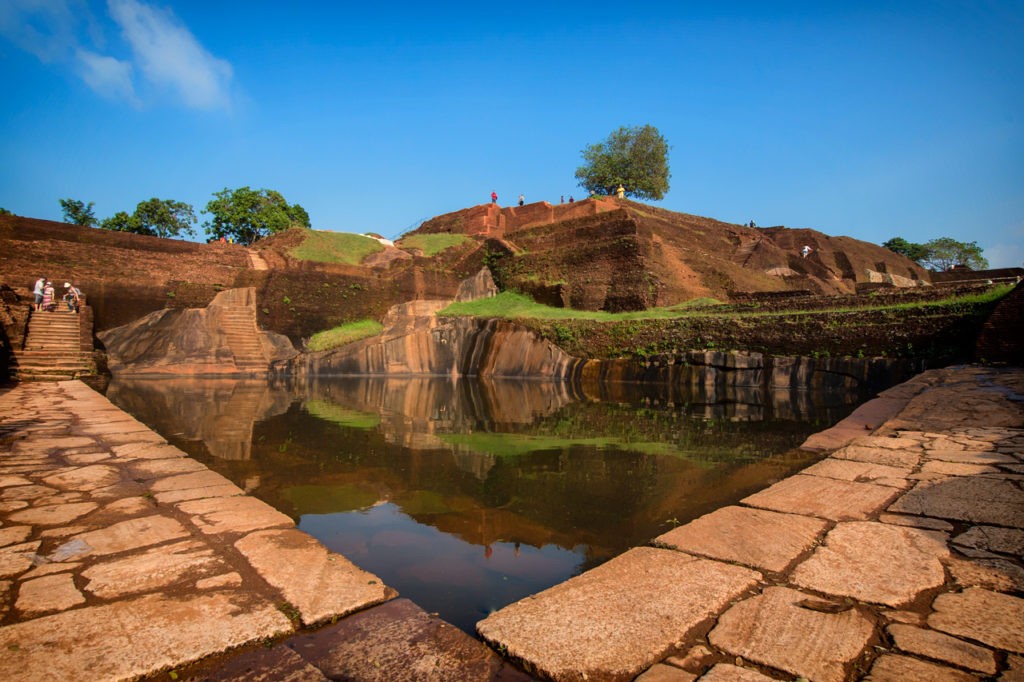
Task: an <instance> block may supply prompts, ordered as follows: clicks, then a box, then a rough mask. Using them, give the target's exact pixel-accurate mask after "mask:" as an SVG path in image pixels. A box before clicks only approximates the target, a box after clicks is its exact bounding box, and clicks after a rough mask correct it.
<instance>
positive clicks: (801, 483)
mask: <svg viewBox="0 0 1024 682" xmlns="http://www.w3.org/2000/svg"><path fill="white" fill-rule="evenodd" d="M899 492H900V491H899V490H897V489H894V488H891V487H889V486H882V485H874V484H872V483H856V482H853V481H840V480H837V479H834V478H822V477H820V476H807V475H804V474H797V475H795V476H790V477H789V478H787V479H783V480H781V481H779V482H778V483H776V484H774V485H772V486H771V487H769V488H767V489H765V490H762V491H761V492H759V493H754V494H753V495H751V496H750V497H747V498H745V499H743V500H742V502H743V503H744V504H747V505H750V506H751V507H761V508H762V509H770V510H773V511H779V512H787V513H791V514H805V515H808V516H818V517H821V518H824V519H831V520H833V521H859V520H862V519H866V518H867V517H868V516H869V515H871V514H874V513H875V512H878V511H880V510H882V509H884V508H885V506H886V505H887V504H889V502H890V501H891V500H892V499H893V498H894V497H896V496H897V495H898V494H899Z"/></svg>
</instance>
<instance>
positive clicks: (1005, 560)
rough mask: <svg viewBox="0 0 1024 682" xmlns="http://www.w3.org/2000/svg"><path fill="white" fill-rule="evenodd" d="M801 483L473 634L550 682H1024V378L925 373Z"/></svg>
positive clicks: (833, 434) (729, 510) (837, 431)
mask: <svg viewBox="0 0 1024 682" xmlns="http://www.w3.org/2000/svg"><path fill="white" fill-rule="evenodd" d="M806 446H807V447H812V448H820V449H827V450H832V449H833V448H837V449H834V451H833V452H831V454H830V455H829V456H828V457H827V458H825V459H823V460H822V461H821V462H819V463H817V464H815V465H813V466H811V467H809V468H807V469H806V470H804V471H803V472H801V473H799V474H797V475H795V476H792V477H790V478H787V479H785V480H783V481H779V482H778V483H776V484H774V485H772V486H771V487H769V488H767V489H765V490H763V491H761V492H759V493H757V494H754V495H751V496H750V497H747V498H746V499H744V500H743V501H742V502H741V503H740V504H738V505H735V506H731V507H726V508H724V509H720V510H718V511H716V512H713V513H711V514H708V515H707V516H704V517H702V518H700V519H697V520H695V521H693V522H692V523H689V524H687V525H685V526H681V527H679V528H676V529H674V530H672V531H670V532H668V533H665V534H664V535H662V536H660V537H658V538H657V539H656V540H655V541H654V542H653V543H652V546H651V547H646V548H637V549H634V550H631V551H629V552H627V553H626V554H624V555H622V556H620V557H617V558H615V559H613V560H611V561H609V562H607V563H605V564H603V565H601V566H599V567H598V568H596V569H593V570H591V571H588V572H586V573H584V574H583V575H581V576H578V577H576V578H573V579H572V580H569V581H568V582H565V583H562V584H561V585H557V586H555V587H553V588H551V589H549V590H546V591H545V592H542V593H540V594H538V595H534V596H532V597H529V598H527V599H524V600H522V601H520V602H517V603H515V604H511V605H509V606H507V607H505V608H504V609H502V610H500V611H498V612H496V613H494V614H492V615H491V616H489V617H488V618H487V619H485V620H484V621H481V622H480V623H479V625H478V630H479V632H480V633H481V635H482V636H483V637H484V638H485V639H486V640H487V641H488V642H490V643H491V644H492V645H493V646H495V647H498V648H499V649H500V650H502V651H506V652H507V654H508V655H509V656H511V657H514V658H517V659H519V660H521V661H522V662H523V664H524V666H525V667H526V668H528V669H530V670H533V671H535V672H537V673H539V674H540V675H542V676H544V677H550V678H553V679H556V680H631V679H634V678H636V679H637V680H639V681H642V682H670V681H686V680H694V679H698V678H699V679H701V680H750V681H755V680H770V679H785V680H792V679H794V678H804V679H809V680H823V681H826V682H831V681H835V682H839V681H841V680H849V679H862V678H863V679H870V680H979V679H999V680H1024V598H1022V597H1024V566H1022V562H1021V559H1022V554H1024V488H1022V482H1024V370H1020V369H1017V370H1004V371H997V370H988V369H982V368H972V367H969V368H953V369H946V370H934V371H930V372H926V373H925V374H922V375H920V376H918V377H916V378H915V379H913V380H912V381H910V382H907V383H906V384H902V385H901V386H898V387H895V388H894V389H892V390H890V391H888V392H886V394H883V396H881V397H880V398H879V399H878V400H877V401H874V402H873V403H869V404H867V405H865V406H864V407H863V408H862V409H860V410H858V411H857V413H856V414H855V415H853V416H852V417H851V419H850V420H847V421H846V422H845V423H842V424H840V425H838V426H837V427H835V428H834V429H830V430H828V431H826V432H823V433H821V434H818V435H816V436H814V437H813V438H811V439H810V440H809V441H808V443H807V444H806Z"/></svg>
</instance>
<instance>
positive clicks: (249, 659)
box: [179, 644, 328, 682]
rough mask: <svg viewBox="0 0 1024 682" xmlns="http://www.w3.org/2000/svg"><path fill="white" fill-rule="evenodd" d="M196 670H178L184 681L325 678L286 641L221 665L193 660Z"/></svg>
mask: <svg viewBox="0 0 1024 682" xmlns="http://www.w3.org/2000/svg"><path fill="white" fill-rule="evenodd" d="M196 668H197V670H196V671H194V672H191V673H185V674H184V676H182V675H181V674H179V679H182V680H184V682H218V681H224V682H227V681H228V680H244V681H245V682H328V678H326V677H324V674H323V673H322V672H320V670H319V669H318V668H315V667H314V666H313V665H311V664H310V663H309V662H307V661H306V660H305V659H303V658H302V657H301V656H299V655H298V654H297V653H295V652H294V651H293V650H292V649H290V648H289V647H288V646H287V645H286V644H278V645H277V646H275V647H273V648H271V649H265V648H262V647H260V648H259V649H251V650H249V651H245V652H243V653H241V654H239V655H238V656H234V657H232V658H230V659H228V661H227V662H226V663H223V664H221V665H210V664H205V665H204V664H202V663H200V664H197V665H196Z"/></svg>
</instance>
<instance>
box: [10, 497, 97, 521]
mask: <svg viewBox="0 0 1024 682" xmlns="http://www.w3.org/2000/svg"><path fill="white" fill-rule="evenodd" d="M98 508H99V505H97V504H96V503H95V502H74V503H72V504H50V505H45V506H42V507H31V508H29V509H23V510H21V511H17V512H14V513H13V514H11V515H10V517H9V518H10V519H11V521H13V522H14V523H25V524H28V525H31V526H59V525H61V524H65V523H71V522H72V521H74V520H75V519H77V518H80V517H82V516H85V515H86V514H88V513H89V512H92V511H95V510H96V509H98Z"/></svg>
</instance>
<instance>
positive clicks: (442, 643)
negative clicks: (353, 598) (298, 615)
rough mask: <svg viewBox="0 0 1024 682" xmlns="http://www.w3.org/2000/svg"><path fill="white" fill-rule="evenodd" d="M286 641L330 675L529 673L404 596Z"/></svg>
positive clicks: (456, 680) (441, 677)
mask: <svg viewBox="0 0 1024 682" xmlns="http://www.w3.org/2000/svg"><path fill="white" fill-rule="evenodd" d="M288 646H290V647H291V648H292V649H294V650H295V652H296V653H298V654H299V655H300V656H302V657H303V658H304V659H305V660H307V661H309V662H310V663H311V664H312V665H314V666H315V667H316V668H318V669H320V670H322V671H323V672H324V674H325V675H326V676H327V677H328V678H329V679H332V680H360V682H392V681H394V680H431V681H436V682H447V681H450V682H463V681H465V680H507V682H526V680H529V679H531V678H530V677H529V676H528V675H525V674H523V673H521V672H519V671H518V670H516V669H515V668H513V667H512V666H511V665H509V664H508V663H506V662H505V661H503V660H502V659H501V658H499V657H498V656H497V655H496V654H495V653H494V652H493V651H492V650H491V649H489V648H488V647H487V646H486V645H485V644H483V643H482V642H480V641H478V640H475V639H473V638H472V637H470V636H469V635H467V634H466V633H464V632H462V631H461V630H459V629H458V628H456V627H454V626H452V625H449V624H448V623H445V622H444V621H443V620H441V619H439V618H437V617H436V616H430V615H428V614H427V613H425V612H424V611H423V610H422V609H421V608H420V607H418V606H416V605H415V604H413V603H412V602H411V601H409V600H408V599H396V600H394V601H390V602H388V603H386V604H382V605H381V606H376V607H374V608H372V609H369V610H367V611H363V612H361V613H357V614H355V615H353V616H349V617H348V618H346V619H345V620H343V621H341V622H339V623H337V624H336V625H330V626H328V627H326V628H323V629H322V630H319V631H317V632H315V633H313V634H310V635H299V636H297V637H294V638H292V639H291V640H290V641H289V642H288Z"/></svg>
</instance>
